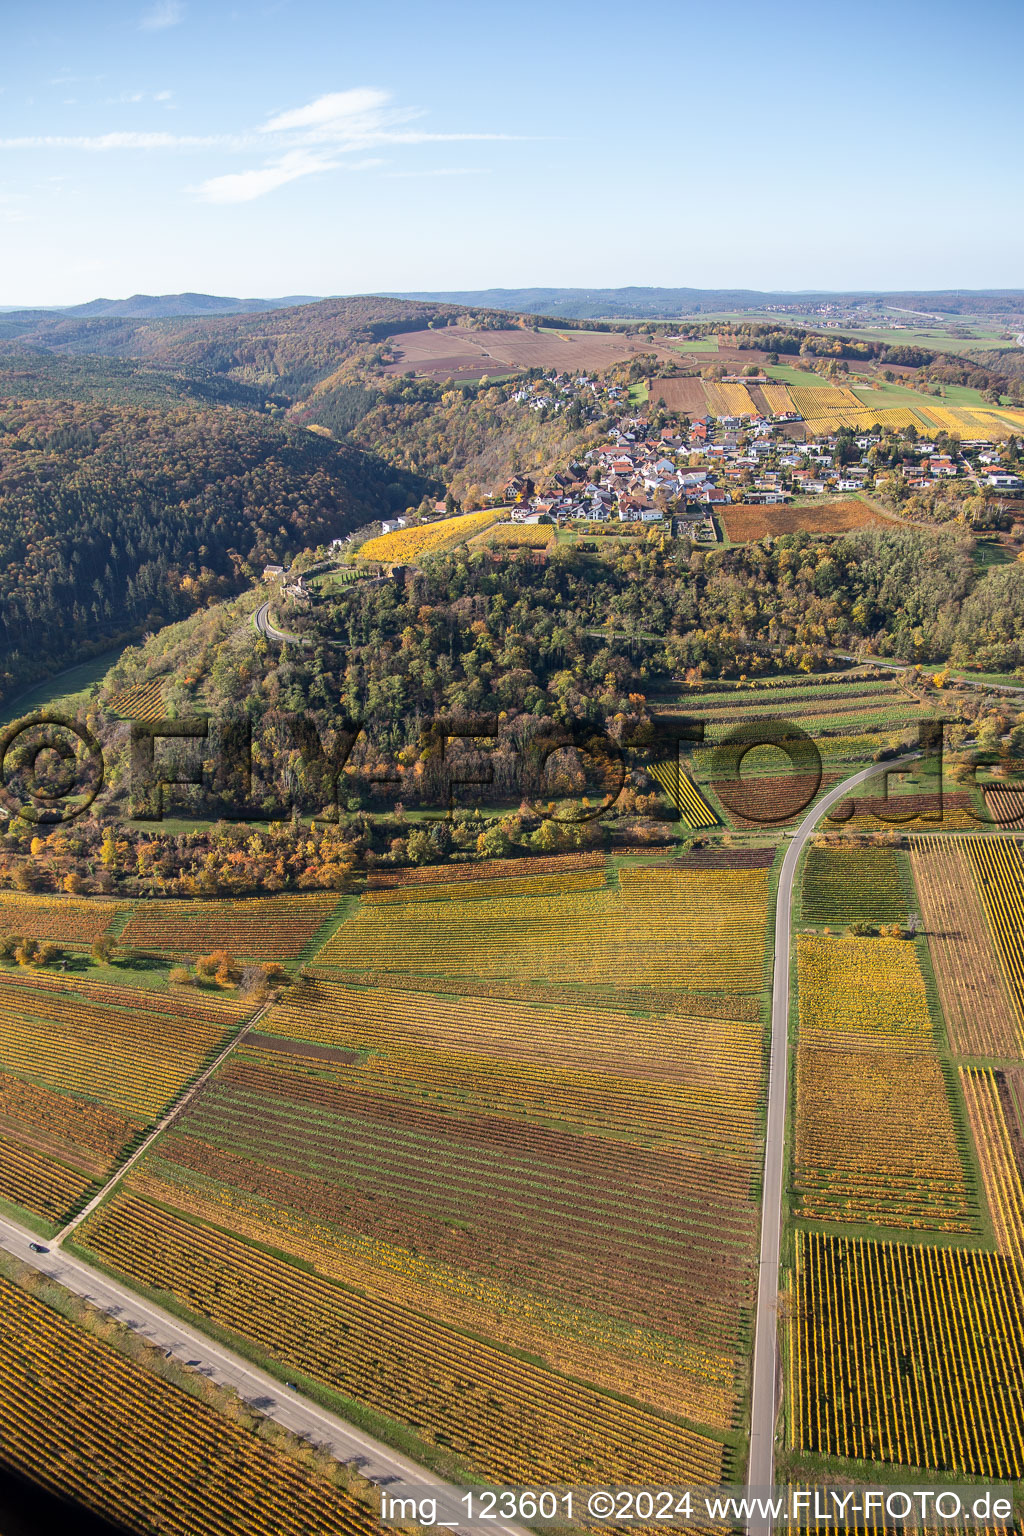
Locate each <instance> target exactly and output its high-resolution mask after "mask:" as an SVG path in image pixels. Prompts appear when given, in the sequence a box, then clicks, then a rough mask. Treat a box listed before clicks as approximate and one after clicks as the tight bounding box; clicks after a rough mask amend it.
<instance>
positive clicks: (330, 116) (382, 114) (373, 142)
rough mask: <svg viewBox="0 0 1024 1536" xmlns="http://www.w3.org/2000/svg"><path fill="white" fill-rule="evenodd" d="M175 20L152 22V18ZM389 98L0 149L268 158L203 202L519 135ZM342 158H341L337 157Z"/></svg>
mask: <svg viewBox="0 0 1024 1536" xmlns="http://www.w3.org/2000/svg"><path fill="white" fill-rule="evenodd" d="M182 9H183V8H182V6H181V5H179V4H177V3H176V0H166V3H161V4H159V5H157V6H156V7H155V8H154V10H153V11H152V12H151V13H150V18H151V19H150V22H149V24H150V25H152V26H157V25H159V26H170V25H173V21H175V20H180V19H181V13H182ZM172 13H173V17H172V19H171V20H167V19H164V20H160V21H157V20H154V19H152V18H155V17H158V16H160V17H164V18H166V17H169V16H172ZM172 94H173V93H172V92H171V91H160V92H158V93H157V94H156V95H154V96H153V97H152V100H153V101H154V102H161V103H166V102H167V101H169V100H170V99H171V97H172ZM143 99H145V98H144V95H143V93H141V92H130V93H125V94H124V95H123V96H122V97H121V98H120V100H121V101H122V102H132V103H138V102H139V101H141V100H143ZM391 100H392V98H391V95H390V93H389V92H387V91H382V90H378V89H377V88H376V87H373V86H359V87H356V88H355V89H353V90H348V91H332V92H330V93H328V94H327V95H326V96H318V97H316V99H315V100H313V101H310V102H307V103H306V105H305V106H301V107H292V108H289V109H288V110H287V111H283V112H277V113H275V114H274V115H273V116H272V117H270V118H268V119H267V121H266V122H265V123H263V124H262V125H261V126H260V127H259V129H258V130H257V131H255V132H249V133H238V134H175V133H165V132H162V131H151V132H121V131H115V132H110V133H99V134H33V135H25V136H22V137H19V138H7V139H0V149H8V150H10V149H78V150H85V151H88V152H91V153H105V152H110V151H116V150H143V151H151V150H171V151H174V150H203V149H222V150H232V151H241V150H252V149H255V148H256V147H257V146H258V147H259V149H260V151H261V152H262V154H263V155H264V156H265V158H264V161H263V164H262V165H257V166H253V167H251V168H250V169H247V170H243V171H232V172H230V173H227V174H224V175H220V176H212V177H210V178H208V179H207V180H206V181H204V182H202V183H201V185H200V186H199V187H198V188H196V189H195V190H196V194H197V195H198V197H199V198H200V199H201V200H202V201H203V202H207V203H247V202H251V201H252V200H253V199H254V198H258V197H265V196H266V195H267V194H268V193H270V192H275V191H276V190H277V189H278V188H279V187H283V186H286V185H287V184H288V182H291V181H297V180H299V179H300V178H301V177H305V176H314V175H319V174H321V173H323V172H325V171H336V170H340V169H342V168H345V169H349V170H366V169H369V168H370V167H371V166H377V165H380V164H381V163H382V162H380V161H379V160H367V159H365V158H364V159H362V160H361V161H359V162H358V163H354V162H353V161H352V160H351V159H350V158H349V157H350V156H351V155H353V154H355V153H358V152H360V151H362V152H363V154H364V155H365V153H366V152H367V151H370V150H373V149H378V148H380V147H382V146H412V145H420V144H467V143H511V142H515V141H520V140H521V139H522V135H520V134H512V133H465V132H464V133H431V132H428V131H427V130H425V129H419V128H411V127H408V126H406V125H407V124H409V122H410V121H411V120H413V119H416V118H419V117H422V116H423V113H422V112H420V111H419V110H417V109H416V108H412V107H397V106H393V105H391ZM341 157H344V158H341ZM484 173H485V172H483V171H479V170H478V171H474V170H471V169H469V168H461V167H453V168H441V169H438V170H430V169H429V168H425V169H423V170H419V171H417V170H410V171H409V172H407V173H403V172H395V173H392V174H396V175H402V174H408V175H410V176H430V175H434V176H468V175H479V174H484Z"/></svg>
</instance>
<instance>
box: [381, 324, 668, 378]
mask: <svg viewBox="0 0 1024 1536" xmlns="http://www.w3.org/2000/svg"><path fill="white" fill-rule="evenodd" d="M390 340H391V344H392V346H393V347H394V348H395V349H396V351H397V352H398V361H397V362H396V363H392V364H390V365H389V366H388V368H387V369H386V370H385V371H386V372H387V373H391V374H401V373H407V372H408V371H409V370H410V369H411V370H412V371H413V372H414V373H418V374H421V375H423V376H424V377H426V378H433V379H446V378H453V379H460V378H464V379H479V378H482V377H484V376H485V375H486V376H488V377H490V378H500V377H501V376H502V375H505V374H509V373H518V372H519V371H520V370H521V369H524V368H544V369H549V368H556V369H558V370H559V372H566V371H577V372H578V371H579V370H581V369H583V370H594V371H597V372H603V371H604V370H605V369H608V368H610V367H611V366H612V365H613V363H617V362H621V361H623V359H625V358H629V357H632V356H634V355H635V354H638V353H641V352H646V353H647V354H650V353H651V352H657V353H659V354H660V355H663V356H665V357H666V358H669V357H672V356H673V352H674V349H673V348H671V347H669V346H667V345H666V344H664V343H661V344H657V343H653V342H652V340H651V338H650V337H649V336H644V337H638V336H628V335H627V334H626V333H625V332H624V331H582V330H580V331H577V330H570V329H565V330H561V329H556V328H551V327H544V328H542V329H538V330H536V331H534V330H532V329H519V328H510V329H509V330H507V331H496V330H495V331H490V330H472V329H469V328H467V327H466V326H456V325H449V326H445V327H442V328H441V329H439V330H433V331H431V330H422V331H405V332H401V333H399V334H397V335H394V336H392V337H391V338H390Z"/></svg>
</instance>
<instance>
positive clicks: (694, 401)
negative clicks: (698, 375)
mask: <svg viewBox="0 0 1024 1536" xmlns="http://www.w3.org/2000/svg"><path fill="white" fill-rule="evenodd" d="M648 399H649V400H650V402H651V404H652V405H657V404H658V402H659V400H664V402H665V406H666V408H667V409H668V410H670V411H685V412H686V414H687V415H688V416H706V415H707V410H708V407H707V401H706V399H705V397H704V385H703V384H702V383H701V381H700V379H651V380H650V381H649V383H648Z"/></svg>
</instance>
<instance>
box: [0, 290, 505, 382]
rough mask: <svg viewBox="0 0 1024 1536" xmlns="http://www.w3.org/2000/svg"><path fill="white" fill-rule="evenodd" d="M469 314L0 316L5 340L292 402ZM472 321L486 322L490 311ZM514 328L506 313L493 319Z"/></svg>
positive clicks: (411, 308) (375, 308)
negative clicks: (212, 376) (127, 362)
mask: <svg viewBox="0 0 1024 1536" xmlns="http://www.w3.org/2000/svg"><path fill="white" fill-rule="evenodd" d="M456 316H459V317H460V318H461V319H462V321H463V323H465V322H466V319H467V313H466V312H464V311H459V310H457V309H455V308H453V306H451V305H446V304H418V303H414V302H411V301H410V300H407V299H406V300H398V299H381V298H374V297H365V298H353V299H324V300H322V301H321V302H319V303H316V304H301V305H298V306H296V307H294V308H290V309H275V310H269V311H267V312H265V313H263V314H255V315H225V316H218V317H196V318H191V317H189V318H178V319H169V320H139V319H133V318H116V317H105V316H102V317H97V318H77V317H66V316H63V315H53V314H47V313H43V312H37V313H35V314H30V313H16V314H9V315H0V340H7V341H18V342H20V343H21V344H22V345H23V346H26V345H31V346H34V347H41V348H45V349H47V350H52V351H56V352H61V353H66V354H68V355H74V356H77V355H81V354H84V353H93V354H95V355H98V356H103V357H134V358H139V359H142V360H144V361H146V362H148V363H151V364H159V365H161V366H167V367H172V368H200V369H203V370H205V371H208V372H215V373H224V374H230V375H231V376H232V377H235V378H238V379H240V380H242V381H243V382H246V383H258V384H267V383H271V382H278V383H281V384H282V387H283V389H284V392H285V393H291V394H292V396H293V397H296V396H297V395H298V394H301V393H304V392H305V390H306V388H308V387H309V385H310V384H311V383H312V382H313V381H314V380H315V379H317V378H318V377H321V376H323V375H324V374H325V373H328V372H330V371H331V370H332V369H334V368H337V367H339V365H340V364H341V363H342V362H343V361H344V360H345V358H346V357H348V356H349V355H351V354H352V353H353V352H354V351H356V350H358V349H359V348H360V347H364V346H367V345H371V344H372V343H373V342H375V341H380V340H382V339H383V338H384V337H385V336H387V335H390V334H392V333H394V332H396V331H409V330H415V329H417V327H419V326H427V325H429V324H430V323H431V322H432V321H433V322H435V323H437V322H438V321H440V322H441V323H444V324H446V323H447V321H448V319H449V317H453V318H454V317H456ZM468 318H470V319H476V320H477V321H478V322H482V323H487V320H488V316H487V314H486V312H485V311H478V312H471V313H470V315H469V316H468ZM493 322H494V323H495V324H499V323H500V324H501V325H508V323H509V317H508V315H497V314H495V315H494V316H493Z"/></svg>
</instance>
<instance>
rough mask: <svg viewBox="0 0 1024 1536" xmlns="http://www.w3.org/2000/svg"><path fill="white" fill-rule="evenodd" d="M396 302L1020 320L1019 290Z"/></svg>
mask: <svg viewBox="0 0 1024 1536" xmlns="http://www.w3.org/2000/svg"><path fill="white" fill-rule="evenodd" d="M392 297H393V298H396V299H420V300H424V301H426V302H428V303H434V304H469V305H476V306H483V307H484V308H487V309H508V310H514V311H516V312H519V313H524V314H531V315H552V316H555V317H557V318H559V319H566V320H587V319H603V320H656V319H662V320H672V319H676V318H677V317H680V318H681V317H683V316H686V315H693V316H698V315H702V314H718V313H721V312H725V313H733V312H735V311H737V310H744V311H745V310H750V311H755V312H758V313H760V312H762V311H764V310H766V309H768V310H778V311H781V312H783V313H785V312H787V311H788V312H789V313H798V312H800V311H801V310H804V309H806V308H807V307H808V306H811V305H813V306H819V305H822V304H831V305H835V306H837V307H839V308H842V309H854V308H864V309H868V310H870V311H872V312H877V311H878V310H880V309H882V308H894V309H907V310H911V311H917V312H919V313H923V314H928V315H930V314H941V315H978V314H986V315H1007V316H1011V315H1024V289H1020V288H1002V289H978V290H975V291H971V290H964V289H957V290H956V291H955V292H953V291H947V292H937V293H923V292H922V293H869V292H851V293H830V292H825V291H824V290H820V289H815V290H804V291H800V292H789V293H787V292H761V291H759V290H758V289H755V288H481V289H473V290H471V289H467V290H459V291H457V292H452V293H395V294H393V295H392Z"/></svg>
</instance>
